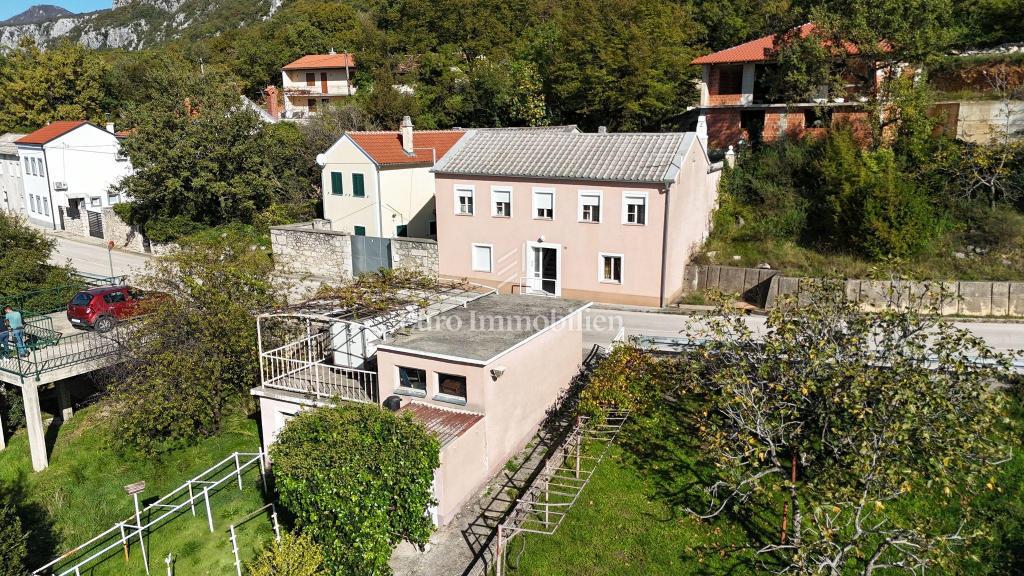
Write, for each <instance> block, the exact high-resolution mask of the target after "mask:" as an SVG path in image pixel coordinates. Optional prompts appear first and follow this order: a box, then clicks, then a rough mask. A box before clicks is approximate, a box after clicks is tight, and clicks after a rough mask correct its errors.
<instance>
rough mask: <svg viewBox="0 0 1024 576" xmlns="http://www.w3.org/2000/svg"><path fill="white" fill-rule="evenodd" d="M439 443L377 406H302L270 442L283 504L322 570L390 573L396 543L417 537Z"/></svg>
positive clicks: (423, 535) (429, 499)
mask: <svg viewBox="0 0 1024 576" xmlns="http://www.w3.org/2000/svg"><path fill="white" fill-rule="evenodd" d="M439 452H440V447H439V444H438V441H437V439H436V438H434V437H433V436H431V435H430V434H429V433H427V431H426V430H424V428H423V427H422V426H420V425H419V424H417V423H415V422H414V421H413V420H412V419H411V417H409V416H398V415H395V414H392V413H390V412H387V411H385V410H382V409H381V408H380V407H378V406H369V405H344V406H338V407H331V408H319V409H316V410H310V411H307V412H302V413H300V414H299V415H297V416H296V417H295V418H294V419H293V420H291V421H290V422H289V423H288V424H287V425H286V426H285V427H284V429H283V430H282V431H281V434H280V435H279V436H278V439H277V442H276V443H275V444H274V445H273V446H272V447H271V448H270V454H271V457H272V459H273V461H274V477H275V480H276V482H277V487H278V491H279V494H280V501H281V504H282V506H284V507H285V509H287V510H288V512H290V513H291V514H292V515H294V517H295V523H296V527H297V528H299V529H300V530H301V531H302V532H303V533H304V534H307V535H309V536H310V537H312V538H313V540H314V541H316V542H317V543H319V544H320V546H322V547H323V551H324V556H325V562H324V565H325V567H326V568H327V569H328V571H330V572H332V573H336V574H346V575H349V574H350V575H353V576H362V575H367V576H369V575H380V574H390V573H391V570H390V568H389V567H388V559H389V558H390V557H391V551H392V549H393V548H394V546H395V545H396V544H398V543H399V542H400V541H402V540H407V541H409V542H411V543H414V544H424V543H426V541H427V538H428V537H429V536H430V531H431V521H430V518H429V517H428V516H427V509H428V507H429V506H431V505H432V504H433V502H434V501H433V495H432V494H433V493H432V489H431V485H432V483H433V479H434V469H436V468H437V467H438V465H439V464H440V458H439Z"/></svg>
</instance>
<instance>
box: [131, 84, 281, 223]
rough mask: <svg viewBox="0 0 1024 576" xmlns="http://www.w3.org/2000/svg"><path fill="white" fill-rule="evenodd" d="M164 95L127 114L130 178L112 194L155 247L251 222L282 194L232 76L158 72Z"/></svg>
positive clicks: (257, 123) (261, 130)
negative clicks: (200, 230) (209, 229)
mask: <svg viewBox="0 0 1024 576" xmlns="http://www.w3.org/2000/svg"><path fill="white" fill-rule="evenodd" d="M157 73H158V74H161V75H163V77H162V78H161V79H160V80H159V82H161V83H162V84H163V85H164V86H165V90H164V91H162V92H161V93H160V94H159V95H158V96H156V97H154V98H153V99H151V100H150V101H148V102H145V103H142V104H139V105H136V106H132V107H131V108H130V109H129V110H128V113H127V118H128V124H129V126H131V127H132V130H133V132H132V135H131V136H130V137H128V138H126V139H125V140H124V142H123V144H122V149H123V150H124V152H125V153H126V154H127V155H128V156H129V157H130V158H131V160H132V165H133V167H134V168H135V171H134V173H133V174H132V175H130V176H128V177H126V178H124V179H123V180H122V181H121V182H120V184H119V185H118V190H119V191H120V193H121V194H123V195H124V196H125V197H126V198H129V199H130V202H129V203H128V204H126V207H125V208H122V209H121V210H122V215H125V216H128V218H129V220H130V221H131V222H132V223H134V224H138V225H140V226H141V227H142V229H143V231H145V232H146V233H147V235H148V236H149V237H150V238H151V239H153V240H156V241H159V242H163V241H172V240H175V239H176V238H177V237H178V236H181V235H183V234H187V233H189V232H192V231H194V230H195V229H196V228H197V227H204V226H217V225H220V224H224V223H229V222H242V223H252V222H253V221H254V220H255V219H256V217H257V215H258V214H259V213H260V212H262V211H263V210H266V209H267V208H268V207H269V206H270V205H271V204H272V203H273V202H274V201H275V199H277V198H278V197H279V196H281V195H282V193H283V186H282V183H281V182H280V181H279V180H278V179H277V175H276V174H275V173H274V166H273V163H272V162H271V157H272V156H273V155H275V154H277V153H279V151H278V150H275V149H274V148H273V147H272V142H271V140H270V138H269V137H268V131H267V128H266V125H265V124H264V123H263V122H262V121H261V120H260V118H259V116H258V115H257V114H256V113H255V112H254V111H252V110H250V109H248V108H244V107H243V106H242V105H241V100H240V98H239V92H238V86H237V84H236V83H235V82H234V80H233V79H232V78H231V77H228V76H225V75H222V74H219V73H215V72H212V71H211V72H208V73H207V74H206V75H200V74H196V71H195V70H190V69H188V68H181V67H168V68H164V69H160V70H159V71H158V72H157Z"/></svg>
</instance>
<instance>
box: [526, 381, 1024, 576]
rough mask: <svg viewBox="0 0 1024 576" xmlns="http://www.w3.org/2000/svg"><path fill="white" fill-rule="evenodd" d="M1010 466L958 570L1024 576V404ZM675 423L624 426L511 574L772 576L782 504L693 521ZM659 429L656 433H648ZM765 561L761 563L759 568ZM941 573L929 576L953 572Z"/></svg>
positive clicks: (701, 477) (944, 509)
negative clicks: (562, 514)
mask: <svg viewBox="0 0 1024 576" xmlns="http://www.w3.org/2000/svg"><path fill="white" fill-rule="evenodd" d="M1011 414H1012V419H1013V420H1014V421H1016V422H1017V424H1016V425H1015V428H1014V429H1015V432H1014V438H1015V441H1014V445H1013V446H1012V448H1013V459H1012V460H1011V461H1010V462H1008V463H1006V464H1005V465H1004V467H1003V468H1002V470H1001V473H1000V474H999V475H998V476H997V477H996V478H995V479H994V485H995V486H997V487H998V489H996V490H992V491H990V492H983V494H982V495H981V496H980V497H979V501H978V507H977V510H976V514H977V518H976V521H977V522H978V523H979V525H982V526H985V527H986V528H987V529H988V531H989V534H988V535H987V536H986V537H983V538H979V539H976V540H974V541H972V542H971V544H970V545H969V546H967V547H965V548H963V549H962V551H963V554H962V555H961V557H960V558H959V560H958V561H957V564H956V566H955V573H957V574H965V575H966V574H974V575H986V576H987V575H997V574H1024V453H1022V449H1021V447H1022V446H1024V426H1021V425H1020V424H1021V423H1024V403H1021V401H1020V400H1014V406H1013V409H1012V412H1011ZM671 420H672V419H671V418H655V419H652V420H650V421H648V422H647V423H646V424H645V426H644V428H646V432H641V431H639V430H637V429H635V428H634V429H631V426H630V425H629V424H627V426H626V428H624V429H623V433H622V434H620V440H619V443H618V445H617V446H613V447H612V449H611V450H610V452H609V453H608V455H607V456H606V457H605V459H604V461H603V462H602V463H601V465H600V467H599V468H598V469H597V471H596V472H595V473H594V476H593V478H592V479H591V481H590V483H589V484H588V486H587V488H586V490H585V491H584V492H583V493H582V495H581V496H580V499H579V501H578V502H577V504H576V505H575V507H574V508H573V509H572V511H571V512H570V513H569V515H568V516H567V517H566V518H565V520H564V521H563V523H562V525H561V527H560V528H559V529H558V532H556V533H555V534H554V535H553V536H543V535H534V534H527V535H519V536H516V537H515V538H514V539H513V540H512V541H511V542H510V543H509V545H508V548H507V550H508V556H507V564H506V565H507V566H509V570H508V573H509V574H510V575H514V576H619V575H621V576H626V575H633V574H644V575H652V576H654V575H665V576H669V575H671V576H676V575H689V574H693V575H697V574H700V575H706V576H726V575H728V576H742V575H746V574H755V573H756V574H767V573H773V569H774V567H773V566H772V565H771V562H772V559H771V558H767V557H763V558H762V557H758V555H757V554H756V553H755V547H757V546H760V544H753V545H752V543H755V542H761V543H764V542H771V541H774V540H775V539H776V538H777V537H778V528H779V526H778V521H779V512H781V509H782V506H781V502H780V504H779V505H778V506H773V507H771V508H773V509H771V510H762V509H756V508H757V507H753V509H748V512H749V513H746V514H724V515H723V516H722V517H721V518H719V519H716V520H714V521H710V522H702V521H698V520H696V519H694V518H693V517H692V516H690V515H688V514H687V513H686V512H685V508H686V507H687V506H693V507H695V508H698V509H700V508H699V506H700V502H703V501H704V499H703V496H699V494H700V490H701V487H702V486H705V485H707V481H708V477H707V476H706V472H707V471H706V470H702V469H701V467H700V466H699V465H697V464H696V462H697V458H696V455H697V454H699V450H700V447H699V446H697V445H696V444H695V443H694V442H693V441H692V439H691V438H687V437H686V436H687V435H686V434H684V433H683V431H682V429H680V428H677V427H675V426H674V424H673V423H672V422H671ZM652 425H653V426H652ZM906 504H907V505H908V506H910V507H913V508H915V509H925V510H928V513H929V514H932V515H935V516H936V517H941V518H946V519H948V520H949V522H950V523H951V525H954V526H955V525H956V524H957V523H958V522H959V519H960V516H959V513H958V509H957V507H956V506H949V505H941V504H939V503H937V502H930V501H928V500H918V501H911V502H908V503H906ZM762 561H763V562H764V564H762V563H761V562H762ZM947 568H952V567H946V568H936V569H935V570H932V571H929V572H928V574H929V575H935V576H938V575H943V574H950V573H954V572H951V571H949V570H948V569H947Z"/></svg>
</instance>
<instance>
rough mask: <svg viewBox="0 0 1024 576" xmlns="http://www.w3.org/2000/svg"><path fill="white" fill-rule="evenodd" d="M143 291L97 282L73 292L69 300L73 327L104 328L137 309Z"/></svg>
mask: <svg viewBox="0 0 1024 576" xmlns="http://www.w3.org/2000/svg"><path fill="white" fill-rule="evenodd" d="M143 298H144V294H143V292H142V291H141V290H138V289H136V288H131V287H129V286H100V287H97V288H90V289H88V290H83V291H81V292H79V293H78V294H75V296H74V298H72V299H71V302H69V303H68V320H70V321H71V325H72V326H75V327H76V328H95V329H96V331H97V332H107V331H109V330H111V329H112V328H113V327H114V325H115V324H117V323H118V322H119V321H121V320H124V319H125V318H131V317H132V316H134V315H135V314H137V313H138V312H139V303H140V302H141V301H142V300H143Z"/></svg>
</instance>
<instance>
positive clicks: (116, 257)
mask: <svg viewBox="0 0 1024 576" xmlns="http://www.w3.org/2000/svg"><path fill="white" fill-rule="evenodd" d="M51 237H52V238H54V239H55V240H56V241H57V248H56V249H55V250H54V251H53V254H52V255H51V256H50V263H51V264H57V265H62V264H65V263H67V262H68V261H69V260H70V261H71V266H72V267H73V268H74V269H75V270H78V271H79V272H83V273H86V274H98V275H101V276H109V275H110V274H111V271H110V269H111V261H113V269H114V272H113V275H114V276H121V275H127V276H129V277H130V276H131V275H133V274H135V273H137V272H139V271H141V270H142V269H143V268H145V266H146V262H148V261H149V259H150V257H149V256H147V255H145V254H138V253H135V252H125V251H123V250H117V249H115V250H112V251H111V252H110V256H109V257H108V256H107V248H106V246H103V245H102V244H100V243H98V242H92V241H89V240H76V239H71V238H68V237H66V236H56V235H52V234H51Z"/></svg>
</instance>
